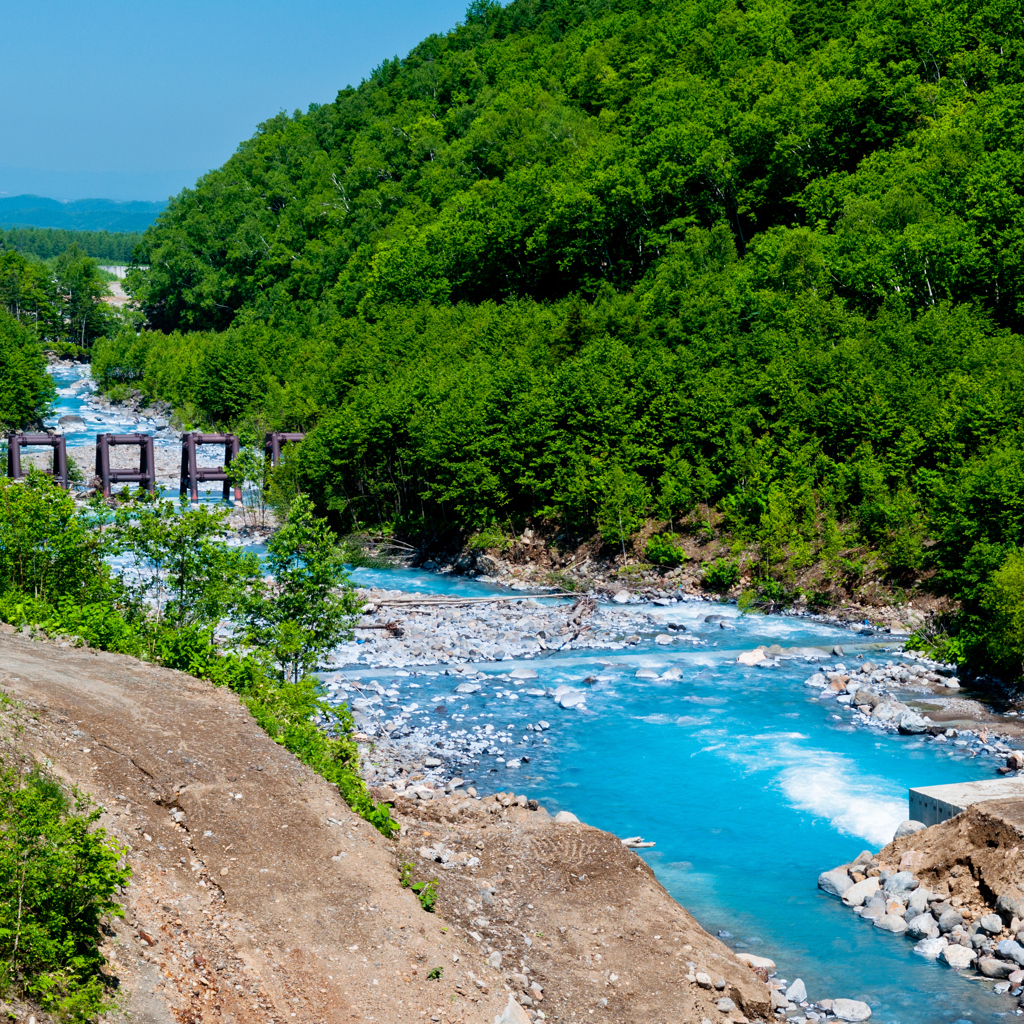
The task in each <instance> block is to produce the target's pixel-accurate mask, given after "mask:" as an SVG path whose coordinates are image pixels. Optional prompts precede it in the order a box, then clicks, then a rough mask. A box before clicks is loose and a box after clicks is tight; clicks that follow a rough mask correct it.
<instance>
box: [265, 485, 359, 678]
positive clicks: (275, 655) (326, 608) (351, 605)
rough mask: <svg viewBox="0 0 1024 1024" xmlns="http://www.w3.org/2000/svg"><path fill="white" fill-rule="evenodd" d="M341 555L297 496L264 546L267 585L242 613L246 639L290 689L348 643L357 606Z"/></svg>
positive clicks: (322, 523) (310, 508) (324, 526)
mask: <svg viewBox="0 0 1024 1024" xmlns="http://www.w3.org/2000/svg"><path fill="white" fill-rule="evenodd" d="M343 559H344V553H343V551H342V550H341V548H340V547H339V546H338V543H337V541H336V539H335V537H334V534H333V533H332V532H331V530H330V527H329V526H328V525H327V522H326V520H324V519H318V518H317V517H316V516H315V515H314V512H313V505H312V503H311V502H310V501H309V499H308V498H306V497H305V496H303V495H299V496H298V497H296V498H295V499H294V501H293V502H292V505H291V509H290V511H289V515H288V521H287V522H286V523H285V524H284V525H283V526H282V527H281V528H280V529H278V530H277V532H276V533H275V534H274V535H273V536H272V537H271V538H270V542H269V543H268V545H267V562H266V568H267V569H268V570H269V573H270V576H271V582H269V583H267V584H266V585H265V587H264V589H263V590H262V592H260V593H258V594H257V595H256V596H255V597H254V598H253V599H252V600H251V602H250V603H249V606H248V609H247V611H246V624H247V629H246V634H245V635H246V640H247V642H248V643H249V644H250V645H252V646H253V647H255V648H256V649H258V650H260V651H263V652H265V653H266V654H268V655H269V656H270V657H271V658H272V659H273V661H274V662H275V663H276V664H277V665H278V667H279V668H280V670H281V673H282V675H283V677H284V678H285V679H286V680H290V681H291V682H292V683H293V684H298V683H299V681H300V680H301V679H302V678H303V677H304V676H306V675H308V674H309V673H310V672H312V671H313V670H314V669H315V668H316V667H317V665H318V664H319V662H320V659H321V658H322V657H323V656H324V655H325V654H326V653H327V652H328V651H330V650H331V649H332V648H334V647H336V646H337V645H338V644H339V643H340V642H341V641H342V640H345V639H348V638H351V636H352V626H353V624H354V622H355V617H356V615H357V613H358V610H359V601H358V598H357V597H356V594H355V590H354V589H353V587H352V585H351V583H350V582H349V579H348V573H346V571H345V566H344V560H343Z"/></svg>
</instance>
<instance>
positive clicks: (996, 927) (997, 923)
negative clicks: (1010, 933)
mask: <svg viewBox="0 0 1024 1024" xmlns="http://www.w3.org/2000/svg"><path fill="white" fill-rule="evenodd" d="M978 929H979V930H980V931H983V932H985V933H986V934H988V935H998V934H999V933H1000V932H1001V931H1002V930H1003V919H1002V918H1001V917H1000V916H999V915H998V914H986V915H985V916H984V917H979V918H978Z"/></svg>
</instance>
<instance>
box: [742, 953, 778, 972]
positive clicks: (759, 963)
mask: <svg viewBox="0 0 1024 1024" xmlns="http://www.w3.org/2000/svg"><path fill="white" fill-rule="evenodd" d="M736 959H737V960H739V962H740V963H741V964H746V965H747V966H748V967H763V968H764V969H765V970H766V971H768V973H769V974H771V973H772V971H774V970H775V961H774V960H769V959H768V957H766V956H754V955H753V954H752V953H737V954H736Z"/></svg>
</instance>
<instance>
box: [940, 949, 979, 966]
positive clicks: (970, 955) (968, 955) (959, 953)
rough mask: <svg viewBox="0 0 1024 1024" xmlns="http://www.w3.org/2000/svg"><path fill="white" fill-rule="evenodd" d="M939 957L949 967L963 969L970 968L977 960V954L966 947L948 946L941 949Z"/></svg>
mask: <svg viewBox="0 0 1024 1024" xmlns="http://www.w3.org/2000/svg"><path fill="white" fill-rule="evenodd" d="M940 957H941V958H942V959H943V960H945V961H946V963H947V964H949V966H950V967H956V968H959V969H961V970H962V969H963V968H965V967H970V966H971V964H973V963H974V961H975V959H976V958H977V954H976V953H975V952H974V950H973V949H968V948H967V947H966V946H955V945H952V944H950V945H948V946H946V948H945V949H943V951H942V953H941V954H940Z"/></svg>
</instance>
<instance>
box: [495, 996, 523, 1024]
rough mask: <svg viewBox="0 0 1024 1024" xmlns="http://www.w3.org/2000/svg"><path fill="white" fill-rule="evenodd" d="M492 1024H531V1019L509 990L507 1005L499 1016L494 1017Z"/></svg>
mask: <svg viewBox="0 0 1024 1024" xmlns="http://www.w3.org/2000/svg"><path fill="white" fill-rule="evenodd" d="M494 1024H532V1021H531V1020H530V1016H529V1014H528V1013H527V1012H526V1011H525V1010H524V1009H523V1008H522V1007H521V1006H520V1005H519V1004H518V1003H517V1002H516V1001H515V1000H514V999H513V998H512V993H511V992H510V993H509V996H508V1006H506V1007H505V1012H504V1013H503V1014H501V1016H499V1017H495V1018H494Z"/></svg>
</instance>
